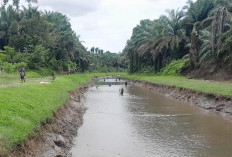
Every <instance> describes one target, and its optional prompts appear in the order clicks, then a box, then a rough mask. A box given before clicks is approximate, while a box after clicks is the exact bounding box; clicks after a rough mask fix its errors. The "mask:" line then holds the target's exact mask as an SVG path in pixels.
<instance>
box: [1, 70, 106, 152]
mask: <svg viewBox="0 0 232 157" xmlns="http://www.w3.org/2000/svg"><path fill="white" fill-rule="evenodd" d="M105 75H106V74H76V75H69V76H58V77H57V79H56V80H55V81H54V82H51V84H39V83H35V82H33V83H31V84H30V83H27V84H24V83H23V84H20V85H19V86H8V87H4V88H0V93H1V94H0V156H1V153H3V152H5V151H6V150H11V149H12V148H14V147H15V146H16V145H17V144H19V143H20V142H22V141H23V140H24V139H26V138H27V136H28V135H29V134H31V133H33V132H34V130H36V129H38V128H39V126H40V123H41V122H42V121H44V120H46V119H47V118H49V117H51V116H52V113H53V112H54V111H56V110H57V109H58V108H59V107H60V106H61V105H63V104H64V103H65V102H66V101H67V99H68V91H73V90H75V89H76V88H77V87H78V86H79V85H81V84H85V83H87V82H90V81H91V79H92V78H93V77H94V76H105ZM28 77H29V76H28ZM28 77H27V78H26V79H27V81H29V82H30V81H31V79H29V78H30V77H29V78H28ZM6 78H8V79H6ZM9 78H12V79H9ZM50 78H51V77H46V78H44V77H37V78H34V81H38V80H41V79H45V80H49V79H50ZM0 80H1V81H0V84H2V83H6V82H7V83H8V84H9V85H10V84H12V83H17V82H19V81H20V80H19V78H18V77H16V78H14V75H5V77H2V78H0ZM32 80H33V79H32Z"/></svg>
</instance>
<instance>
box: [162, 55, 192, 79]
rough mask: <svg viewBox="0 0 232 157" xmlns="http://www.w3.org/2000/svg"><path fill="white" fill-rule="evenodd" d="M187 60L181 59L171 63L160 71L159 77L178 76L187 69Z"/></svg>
mask: <svg viewBox="0 0 232 157" xmlns="http://www.w3.org/2000/svg"><path fill="white" fill-rule="evenodd" d="M188 63H189V59H182V60H177V61H172V62H171V63H170V64H168V65H167V66H165V67H164V68H163V69H161V73H160V74H161V75H163V76H179V75H180V74H181V72H182V71H183V70H184V69H185V68H186V67H187V65H188Z"/></svg>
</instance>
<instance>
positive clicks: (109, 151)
mask: <svg viewBox="0 0 232 157" xmlns="http://www.w3.org/2000/svg"><path fill="white" fill-rule="evenodd" d="M109 82H111V84H112V86H111V87H109V85H108V84H109ZM97 86H98V88H96V86H94V87H92V88H90V89H89V90H88V92H87V93H86V94H85V100H84V102H83V104H85V105H86V106H87V107H88V110H87V112H86V114H85V115H84V123H83V126H82V127H81V128H80V129H79V131H78V137H77V138H76V139H75V142H74V143H75V145H74V146H73V148H72V154H73V156H74V157H83V156H85V157H109V156H110V157H117V156H122V157H132V156H133V157H142V156H144V157H145V156H146V157H156V156H157V157H159V156H160V157H161V156H162V157H165V156H167V157H170V156H202V157H204V156H211V157H214V156H215V157H218V156H220V157H227V156H231V154H232V125H231V122H229V121H227V120H225V119H223V118H222V117H221V116H219V115H217V114H215V113H211V112H207V111H204V110H202V109H199V108H198V107H194V106H191V105H189V104H186V103H183V102H180V101H176V100H173V99H169V98H167V97H164V96H162V95H159V94H156V93H154V92H151V91H149V90H148V89H145V88H143V87H138V86H135V85H128V86H127V87H125V86H124V83H123V82H121V83H118V82H115V79H107V80H106V82H104V81H101V82H98V83H97ZM121 88H124V89H125V93H124V95H123V96H121V95H119V89H121Z"/></svg>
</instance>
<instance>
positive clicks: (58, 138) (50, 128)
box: [9, 84, 90, 157]
mask: <svg viewBox="0 0 232 157" xmlns="http://www.w3.org/2000/svg"><path fill="white" fill-rule="evenodd" d="M89 85H90V84H87V85H84V86H82V87H80V88H79V89H78V90H77V91H75V92H70V100H69V101H68V102H67V103H66V104H65V105H63V106H62V107H61V108H59V109H58V110H57V111H56V112H55V113H54V114H53V118H52V119H48V120H47V121H46V122H44V123H42V124H41V127H40V130H39V131H37V133H34V134H32V135H30V136H29V137H28V139H27V140H26V141H24V142H23V143H22V144H20V145H19V146H18V147H17V149H15V150H13V151H12V153H11V155H9V156H10V157H16V156H17V157H71V156H72V154H71V153H70V149H71V148H72V145H73V138H74V137H75V136H77V130H78V128H79V127H80V126H81V125H82V122H83V115H84V113H85V111H86V107H84V106H83V105H82V104H81V96H82V95H83V93H84V92H85V91H86V89H87V88H88V86H89Z"/></svg>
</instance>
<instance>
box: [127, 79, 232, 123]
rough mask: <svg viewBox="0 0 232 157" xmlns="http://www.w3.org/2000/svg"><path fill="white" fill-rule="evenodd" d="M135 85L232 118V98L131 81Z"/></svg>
mask: <svg viewBox="0 0 232 157" xmlns="http://www.w3.org/2000/svg"><path fill="white" fill-rule="evenodd" d="M131 82H132V83H134V84H135V85H139V86H143V87H145V88H148V89H149V90H150V91H154V92H157V93H160V94H162V95H165V96H168V97H171V98H174V99H177V100H180V101H184V102H187V103H189V104H192V105H197V106H199V107H201V108H203V109H206V110H211V111H214V112H218V113H220V115H222V116H224V117H227V118H230V119H232V98H231V97H224V96H219V95H213V94H205V93H202V92H196V91H192V90H189V89H183V88H176V87H170V86H166V85H158V84H152V83H148V82H145V81H136V80H133V81H131Z"/></svg>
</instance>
